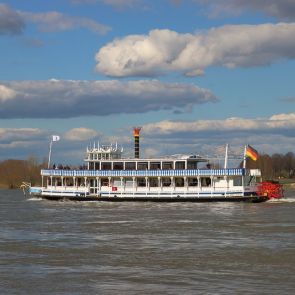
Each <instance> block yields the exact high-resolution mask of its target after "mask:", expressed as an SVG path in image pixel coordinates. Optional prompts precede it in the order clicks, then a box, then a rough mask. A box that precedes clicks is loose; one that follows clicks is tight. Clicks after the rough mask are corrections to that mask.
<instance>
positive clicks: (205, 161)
mask: <svg viewBox="0 0 295 295" xmlns="http://www.w3.org/2000/svg"><path fill="white" fill-rule="evenodd" d="M139 135H140V128H134V149H135V150H134V152H135V155H134V158H124V157H123V149H122V148H119V147H118V145H117V144H116V145H115V146H113V145H99V144H97V145H95V144H94V145H93V146H92V147H87V150H86V157H85V159H84V161H85V164H86V165H85V166H84V167H85V168H84V169H75V170H71V169H50V168H48V169H43V170H41V176H42V186H41V187H33V186H30V185H29V186H28V191H29V194H30V195H33V196H36V197H40V198H44V199H49V200H75V201H112V202H118V201H157V202H160V201H164V202H186V201H189V202H216V201H218V202H240V201H246V202H264V201H266V200H268V199H269V197H270V196H269V193H268V191H267V189H266V188H262V186H261V184H260V180H261V172H260V170H259V169H246V168H245V163H246V152H245V155H244V167H243V168H228V167H227V149H226V156H225V162H224V166H223V168H214V167H213V166H212V164H211V162H210V159H209V158H205V157H201V156H198V155H178V156H170V157H163V158H140V156H139ZM245 151H246V150H245ZM49 158H50V157H49ZM48 166H50V165H48ZM276 190H277V191H278V192H279V191H280V190H281V188H278V187H277V186H276ZM280 193H281V192H280Z"/></svg>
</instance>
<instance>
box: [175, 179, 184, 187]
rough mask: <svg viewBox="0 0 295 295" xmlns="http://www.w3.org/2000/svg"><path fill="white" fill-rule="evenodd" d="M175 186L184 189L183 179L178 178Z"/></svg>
mask: <svg viewBox="0 0 295 295" xmlns="http://www.w3.org/2000/svg"><path fill="white" fill-rule="evenodd" d="M175 186H177V187H184V179H183V177H176V178H175Z"/></svg>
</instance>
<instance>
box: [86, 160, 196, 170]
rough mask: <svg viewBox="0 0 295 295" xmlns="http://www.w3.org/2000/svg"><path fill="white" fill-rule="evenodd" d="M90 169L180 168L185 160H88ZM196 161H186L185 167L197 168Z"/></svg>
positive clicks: (183, 167) (183, 165) (182, 167)
mask: <svg viewBox="0 0 295 295" xmlns="http://www.w3.org/2000/svg"><path fill="white" fill-rule="evenodd" d="M88 164H89V169H90V170H172V169H176V170H182V169H186V167H185V161H175V162H173V161H163V162H89V163H88ZM197 164H198V163H197V162H196V161H187V169H197Z"/></svg>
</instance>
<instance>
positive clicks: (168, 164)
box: [162, 162, 173, 170]
mask: <svg viewBox="0 0 295 295" xmlns="http://www.w3.org/2000/svg"><path fill="white" fill-rule="evenodd" d="M162 169H163V170H171V169H173V162H163V163H162Z"/></svg>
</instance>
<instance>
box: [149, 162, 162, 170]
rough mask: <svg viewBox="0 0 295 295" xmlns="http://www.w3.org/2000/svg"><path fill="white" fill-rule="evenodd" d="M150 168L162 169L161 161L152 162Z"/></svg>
mask: <svg viewBox="0 0 295 295" xmlns="http://www.w3.org/2000/svg"><path fill="white" fill-rule="evenodd" d="M150 169H151V170H160V169H161V162H151V164H150Z"/></svg>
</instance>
